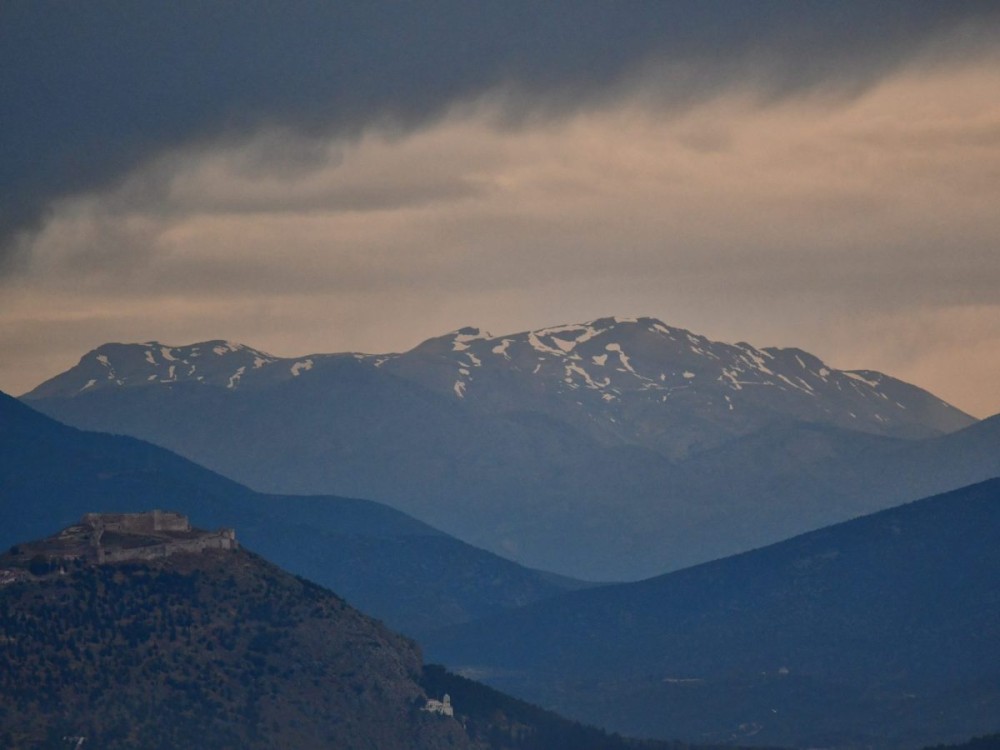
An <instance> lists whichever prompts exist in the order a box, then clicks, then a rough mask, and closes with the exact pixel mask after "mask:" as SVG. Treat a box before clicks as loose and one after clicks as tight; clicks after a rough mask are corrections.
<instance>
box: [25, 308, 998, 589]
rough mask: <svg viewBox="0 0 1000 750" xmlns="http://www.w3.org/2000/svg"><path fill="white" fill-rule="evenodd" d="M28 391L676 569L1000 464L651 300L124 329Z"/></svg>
mask: <svg viewBox="0 0 1000 750" xmlns="http://www.w3.org/2000/svg"><path fill="white" fill-rule="evenodd" d="M24 399H25V401H26V403H29V404H31V405H32V406H33V407H34V408H37V409H39V410H41V411H43V412H44V413H46V414H49V415H51V416H53V417H55V418H57V419H59V420H61V421H64V422H66V423H68V424H72V425H75V426H78V427H82V428H85V429H93V430H102V431H107V432H116V433H123V434H128V435H134V436H137V437H140V438H143V439H146V440H150V441H152V442H155V443H157V444H159V445H162V446H164V447H167V448H169V449H171V450H173V451H176V452H178V453H180V454H181V455H184V456H186V457H189V458H192V459H194V460H196V461H198V462H199V463H202V464H204V465H205V466H208V467H209V468H211V469H213V470H215V471H219V472H221V473H223V474H225V475H227V476H230V477H233V478H235V479H237V480H239V481H241V482H244V483H247V484H248V485H250V486H252V487H254V488H255V489H258V490H263V491H268V492H280V493H289V492H294V493H302V494H307V493H336V494H339V495H347V496H359V497H369V498H373V499H376V500H379V501H382V502H386V503H388V504H391V505H393V506H394V507H397V508H399V509H401V510H403V511H405V512H407V513H411V514H413V515H415V516H417V517H418V518H420V519H421V520H423V521H426V522H428V523H431V524H432V525H434V526H436V527H438V528H441V529H443V530H444V531H447V532H448V533H451V534H454V535H456V536H458V537H459V538H461V539H464V540H465V541H468V542H470V543H472V544H475V545H477V546H481V547H485V548H486V549H489V550H491V551H493V552H496V553H498V554H500V555H503V556H505V557H509V558H512V559H515V560H517V561H518V562H521V563H524V564H528V565H530V566H532V567H538V568H544V569H549V570H555V571H557V572H560V573H563V574H567V575H573V576H576V577H580V578H588V579H592V580H615V579H629V578H631V579H634V578H639V577H644V576H649V575H654V574H657V573H661V572H663V571H665V570H670V569H676V568H679V567H683V566H685V565H690V564H694V563H697V562H701V561H704V560H708V559H713V558H716V557H720V556H723V555H726V554H731V553H734V552H737V551H740V550H743V549H749V548H752V547H755V546H760V545H762V544H766V543H769V542H774V541H777V540H779V539H782V538H785V537H787V536H790V535H792V534H796V533H800V532H802V531H805V530H808V529H811V528H817V527H819V526H822V525H825V524H829V523H833V522H836V521H839V520H844V519H846V518H850V517H852V516H854V515H857V514H858V513H863V512H870V511H872V510H876V509H878V508H883V507H888V506H891V505H893V504H897V503H899V502H904V501H906V500H911V499H915V498H917V497H920V496H923V495H927V494H931V493H933V492H938V491H942V490H946V489H950V488H952V487H956V486H959V485H960V484H965V483H969V482H973V481H979V480H982V479H986V478H988V477H991V476H995V475H996V474H997V473H1000V472H998V471H994V469H995V468H996V467H995V465H1000V456H998V455H997V451H993V452H992V453H990V454H989V455H986V456H985V458H984V459H983V462H982V463H980V464H977V465H974V466H968V467H967V470H964V471H962V472H958V476H952V474H955V472H952V474H949V476H948V479H947V480H945V479H942V477H943V476H944V474H946V473H948V472H947V471H944V469H943V467H941V466H921V465H919V464H917V463H914V462H913V461H911V457H910V454H909V453H908V451H910V449H911V447H912V446H913V445H915V444H923V443H927V442H933V441H935V440H947V439H949V438H950V437H951V436H952V435H954V434H955V433H956V431H962V430H963V429H968V428H970V426H975V425H974V423H975V420H973V419H972V418H971V417H969V416H968V415H965V414H963V413H961V412H960V411H958V410H957V409H954V408H953V407H951V406H949V405H947V404H945V403H943V402H942V401H940V400H939V399H937V398H936V397H934V396H933V395H931V394H929V393H927V392H925V391H922V390H921V389H919V388H916V387H914V386H911V385H908V384H906V383H903V382H901V381H898V380H896V379H894V378H891V377H889V376H886V375H883V374H880V373H874V372H870V371H855V372H844V371H838V370H835V369H834V368H831V367H829V366H827V365H825V364H824V363H823V362H822V361H820V360H819V359H818V358H816V357H814V356H812V355H809V354H808V353H806V352H802V351H799V350H793V349H758V348H755V347H753V346H751V345H749V344H743V343H740V344H722V343H719V342H712V341H709V340H707V339H706V338H704V337H702V336H698V335H696V334H693V333H690V332H688V331H683V330H681V329H676V328H671V327H669V326H666V325H664V324H663V323H661V322H659V321H656V320H653V319H649V318H641V319H638V320H623V319H615V318H606V319H601V320H597V321H593V322H591V323H586V324H580V325H567V326H559V327H556V328H549V329H543V330H538V331H530V332H525V333H520V334H513V335H508V336H490V335H488V334H485V333H482V332H480V331H478V330H475V329H462V330H461V331H457V332H454V333H451V334H448V335H446V336H442V337H438V338H435V339H431V340H430V341H427V342H424V343H423V344H421V345H419V346H417V347H416V348H414V349H413V350H411V351H409V352H406V353H403V354H387V355H361V354H332V355H310V356H306V357H299V358H295V359H278V358H275V357H271V356H269V355H266V354H263V353H261V352H258V351H256V350H253V349H250V348H248V347H244V346H241V345H237V344H231V343H225V342H208V343H204V344H197V345H194V346H189V347H166V346H162V345H160V344H152V343H151V344H135V345H123V344H112V345H107V346H104V347H101V348H99V349H97V350H95V351H94V352H92V353H90V354H88V355H87V356H85V357H84V358H83V359H82V360H81V363H80V364H79V365H78V366H77V367H75V368H73V369H71V370H69V371H68V372H66V373H64V374H62V375H60V376H58V377H56V378H53V379H52V380H50V381H48V382H46V383H43V384H42V385H40V386H39V387H38V388H36V389H35V390H33V391H32V392H31V393H29V394H26V396H25V397H24ZM976 452H977V455H978V454H979V453H981V451H978V449H977V451H976ZM887 477H890V478H891V481H886V478H887ZM952 480H954V482H955V483H948V482H951V481H952ZM871 483H874V484H875V485H876V487H875V488H874V489H873V488H872V487H871V486H869V485H871ZM859 487H865V489H866V491H865V492H864V493H860V494H859V493H858V492H857V489H858V488H859Z"/></svg>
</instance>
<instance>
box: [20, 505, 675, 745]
mask: <svg viewBox="0 0 1000 750" xmlns="http://www.w3.org/2000/svg"><path fill="white" fill-rule="evenodd" d="M172 520H176V519H172ZM138 522H139V521H137V519H134V518H133V519H128V521H127V523H126V522H125V519H121V518H114V519H108V518H106V517H104V518H100V517H98V519H97V520H94V521H92V522H90V523H87V524H75V525H73V526H71V527H69V528H67V529H64V530H62V531H60V532H59V533H58V534H56V535H53V536H51V537H49V538H47V539H43V540H39V541H35V542H26V543H22V544H19V545H16V546H15V547H14V548H13V549H12V550H11V551H10V552H8V553H6V554H2V555H0V665H2V669H0V745H2V746H3V747H4V748H5V750H34V749H35V748H53V749H55V748H66V747H78V748H79V747H87V746H92V747H98V748H102V750H137V749H138V748H154V749H155V750H175V749H176V748H198V749H199V750H224V749H229V748H247V749H248V750H271V749H274V748H295V749H296V750H312V749H313V748H317V749H318V748H357V749H359V750H360V749H361V748H372V749H375V748H377V749H378V750H444V749H445V748H449V749H451V750H552V749H553V748H562V749H564V750H598V748H600V750H682V746H681V745H679V744H675V743H653V742H638V741H632V740H626V739H623V738H621V737H611V736H608V735H607V734H605V733H604V732H602V731H600V730H597V729H593V728H588V727H584V726H581V725H579V724H576V723H574V722H570V721H566V720H564V719H561V718H559V717H558V716H555V715H553V714H551V713H547V712H544V711H541V710H539V709H537V708H535V707H532V706H529V705H527V704H525V703H523V702H521V701H516V700H513V699H511V698H509V697H507V696H504V695H501V694H500V693H497V692H496V691H494V690H490V689H489V688H485V687H482V686H478V685H476V684H475V683H471V682H469V681H468V680H463V679H461V678H458V677H455V676H454V675H450V674H448V673H447V672H445V671H444V670H443V669H440V668H432V669H427V670H425V669H424V667H423V665H422V663H421V657H420V652H419V650H418V649H417V647H416V645H415V644H414V643H413V642H412V641H409V640H408V639H406V638H403V637H402V636H399V635H397V634H395V633H393V632H391V631H390V630H389V629H388V628H386V627H385V626H384V625H382V624H381V623H378V622H376V621H375V620H373V619H371V618H370V617H367V616H366V615H364V614H362V613H360V612H358V611H357V610H355V609H353V608H351V607H350V606H348V605H347V604H346V603H345V602H344V601H343V599H340V598H339V597H338V596H336V595H335V594H333V593H331V592H330V591H327V590H325V589H323V588H321V587H320V586H317V585H315V584H313V583H310V582H308V581H305V580H303V579H301V578H297V577H295V576H292V575H290V574H289V573H286V572H285V571H283V570H281V569H280V568H277V567H276V566H274V565H272V564H271V563H268V562H266V561H265V560H263V559H262V558H260V557H258V556H257V555H255V554H252V553H250V552H247V551H246V550H243V549H205V550H202V551H192V550H191V548H190V545H191V542H192V541H193V540H194V539H197V538H211V537H212V535H210V534H209V535H205V534H202V535H201V536H200V537H199V535H198V533H197V531H195V530H184V531H171V530H167V531H162V530H161V531H157V530H155V529H153V530H152V531H150V530H148V529H145V528H143V529H135V528H129V524H132V523H138ZM141 524H143V525H144V526H148V524H147V519H142V520H141ZM151 534H152V538H151V536H150V535H151ZM151 541H155V542H156V545H159V547H164V546H165V547H166V548H167V551H165V552H162V554H157V555H148V554H147V555H144V551H148V550H149V549H150V543H151ZM156 545H154V546H156ZM176 547H180V548H179V549H176V550H175V551H170V549H173V548H176ZM97 549H100V550H101V553H102V554H105V555H117V556H119V557H121V558H122V559H119V560H118V561H117V562H114V563H108V562H103V563H102V562H100V561H99V560H98V559H97V558H96V557H95V555H96V552H95V550H97ZM449 691H450V693H449ZM446 696H447V697H446Z"/></svg>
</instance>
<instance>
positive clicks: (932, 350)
mask: <svg viewBox="0 0 1000 750" xmlns="http://www.w3.org/2000/svg"><path fill="white" fill-rule="evenodd" d="M997 92H1000V3H996V2H962V1H961V0H954V1H949V2H918V1H916V0H914V1H913V2H906V3H903V2H893V1H892V0H886V1H885V2H879V3H870V2H838V3H830V2H811V1H809V0H800V1H798V2H791V1H789V2H771V1H768V0H759V1H757V2H746V3H733V2H712V1H711V0H709V1H706V2H680V1H679V2H670V3H660V2H655V3H654V2H649V3H647V2H638V1H637V2H629V3H619V2H610V0H609V1H608V2H585V1H583V0H580V1H578V2H562V1H560V0H550V1H549V2H545V3H537V2H516V1H514V0H510V1H506V2H465V1H463V2H422V3H391V4H390V3H385V4H382V3H371V2H359V3H352V2H344V3H318V2H317V3H313V2H309V3H306V2H289V3H281V4H277V3H270V2H245V3H234V2H233V3H229V2H219V3H201V2H186V1H184V0H178V2H173V3H165V4H154V3H143V2H139V3H103V2H89V3H60V2H42V1H35V0H32V1H31V2H29V1H28V0H23V1H22V0H13V1H12V2H8V3H3V4H2V5H0V390H3V391H6V392H9V393H13V394H20V393H23V392H25V391H27V390H29V389H31V388H32V387H33V386H35V385H37V384H38V383H40V382H42V381H43V380H45V379H47V378H48V377H51V376H53V375H55V374H57V373H58V372H61V371H62V370H65V369H67V368H69V367H71V366H72V365H74V364H75V363H76V362H77V361H78V360H79V358H80V357H81V356H82V355H83V354H84V353H86V352H87V351H88V350H90V349H93V348H95V347H97V346H98V345H100V344H102V343H105V342H108V341H123V342H128V341H150V340H157V341H160V342H163V343H166V344H171V345H180V344H187V343H193V342H196V341H203V340H209V339H220V338H221V339H229V340H234V341H240V342H243V343H246V344H249V345H251V346H254V347H256V348H259V349H263V350H266V351H269V352H271V353H273V354H276V355H280V356H297V355H302V354H308V353H316V352H335V351H364V352H372V353H374V352H388V351H402V350H406V349H409V348H411V347H413V346H415V345H417V344H418V343H420V342H421V341H422V340H424V339H426V338H429V337H431V336H435V335H440V334H442V333H444V332H446V331H451V330H454V329H457V328H460V327H464V326H476V327H480V328H482V329H486V330H489V331H491V332H493V333H494V334H503V333H512V332H516V331H522V330H527V329H531V328H541V327H544V326H549V325H556V324H560V323H566V322H580V321H585V320H591V319H594V318H598V317H603V316H606V315H621V316H641V315H650V316H653V317H657V318H659V319H661V320H663V321H664V322H666V323H668V324H670V325H674V326H679V327H683V328H687V329H689V330H692V331H695V332H697V333H700V334H703V335H706V336H709V337H710V338H713V339H717V340H722V341H731V342H735V341H748V342H750V343H752V344H754V345H756V346H760V347H763V346H797V347H800V348H803V349H806V350H807V351H810V352H812V353H814V354H816V355H817V356H819V357H820V358H822V359H823V360H825V361H826V362H827V363H828V364H829V365H831V366H833V367H837V368H841V369H876V370H881V371H883V372H887V373H889V374H892V375H894V376H896V377H900V378H902V379H904V380H907V381H909V382H912V383H915V384H917V385H919V386H921V387H924V388H927V389H928V390H930V391H932V392H933V393H935V394H937V395H938V396H940V397H942V398H944V399H945V400H947V401H949V402H951V403H953V404H955V405H956V406H958V407H959V408H962V409H964V410H966V411H968V412H969V413H971V414H973V415H975V416H978V417H986V416H990V415H992V414H996V413H998V412H1000V209H998V207H1000V95H998V93H997Z"/></svg>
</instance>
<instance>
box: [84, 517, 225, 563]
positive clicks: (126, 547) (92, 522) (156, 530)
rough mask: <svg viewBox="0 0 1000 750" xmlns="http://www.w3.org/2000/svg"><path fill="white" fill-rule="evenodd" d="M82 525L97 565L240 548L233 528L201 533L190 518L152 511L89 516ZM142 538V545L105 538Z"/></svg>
mask: <svg viewBox="0 0 1000 750" xmlns="http://www.w3.org/2000/svg"><path fill="white" fill-rule="evenodd" d="M81 525H83V526H84V527H86V528H88V529H89V530H90V549H91V554H92V555H93V556H94V557H96V559H97V562H99V563H103V562H122V561H125V560H155V559H158V558H162V557H169V556H170V555H174V554H177V553H181V552H188V553H197V552H203V551H205V550H212V549H218V550H231V549H237V548H238V547H239V543H238V542H237V541H236V532H235V531H234V530H233V529H219V530H218V531H199V530H196V529H192V528H191V522H190V521H189V520H188V518H187V516H184V515H182V514H180V513H172V512H168V511H161V510H153V511H149V512H147V513H88V514H87V515H85V516H84V517H83V519H82V521H81ZM109 533H111V534H114V535H116V537H119V538H120V537H121V536H122V535H124V536H125V537H126V538H127V537H128V536H135V537H139V538H141V543H139V544H108V543H106V539H105V535H106V534H109Z"/></svg>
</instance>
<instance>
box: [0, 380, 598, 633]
mask: <svg viewBox="0 0 1000 750" xmlns="http://www.w3.org/2000/svg"><path fill="white" fill-rule="evenodd" d="M149 507H160V508H172V509H175V510H178V511H181V512H183V513H186V514H187V515H189V516H190V517H191V518H192V519H193V521H194V522H195V523H196V524H198V525H201V526H204V527H208V528H216V527H218V526H222V525H226V524H231V525H234V526H236V527H237V529H238V532H239V535H240V538H241V539H242V540H244V541H245V542H246V543H247V544H249V545H250V546H251V547H252V548H253V549H255V550H257V551H259V552H261V553H263V554H266V555H267V556H268V557H269V558H270V559H273V560H275V561H276V562H279V563H280V564H281V565H283V566H284V567H286V568H287V569H289V570H291V571H293V572H294V573H297V574H299V575H303V576H306V577H308V578H310V579H311V580H313V581H317V582H320V583H322V584H323V585H325V586H328V587H330V588H334V589H336V590H337V591H338V592H339V593H340V594H341V595H343V596H344V597H345V598H347V600H348V601H349V602H351V604H353V605H354V606H357V607H359V608H361V609H363V610H364V611H365V612H367V613H369V614H372V615H374V616H377V617H379V618H381V619H383V620H384V621H386V622H387V623H388V624H390V625H391V626H392V627H394V628H396V629H401V630H403V631H405V632H406V633H408V634H410V635H418V634H419V633H421V632H424V631H426V630H429V629H434V628H439V627H442V626H443V625H446V624H453V623H457V622H463V621H465V620H469V619H474V618H476V617H481V616H484V615H487V614H490V613H494V612H497V611H499V610H501V609H505V608H508V607H514V606H519V605H522V604H527V603H529V602H531V601H536V600H537V599H539V598H544V597H546V596H551V595H553V594H555V593H558V592H561V591H563V590H565V589H566V588H573V587H575V586H577V585H580V584H579V582H575V581H571V580H568V579H561V578H558V577H556V576H552V575H549V574H546V573H542V572H539V571H535V570H529V569H526V568H523V567H521V566H519V565H516V564H514V563H512V562H510V561H508V560H504V559H502V558H499V557H497V556H496V555H493V554H491V553H488V552H485V551H484V550H480V549H476V548H475V547H471V546H470V545H468V544H465V543H464V542H460V541H459V540H457V539H455V538H453V537H450V536H448V535H447V534H444V533H442V532H440V531H438V530H437V529H434V528H432V527H430V526H427V525H426V524H424V523H421V522H419V521H417V520H416V519H414V518H411V517H409V516H407V515H405V514H403V513H400V512H399V511H396V510H393V509H392V508H389V507H387V506H384V505H380V504H378V503H374V502H370V501H366V500H354V499H348V498H342V497H310V498H304V497H288V496H270V495H260V494H258V493H255V492H251V491H250V490H248V489H246V488H245V487H243V486H241V485H238V484H236V483H235V482H232V481H229V480H226V479H224V478H222V477H220V476H219V475H217V474H213V473H212V472H210V471H207V470H205V469H202V468H201V467H199V466H196V465H194V464H192V463H191V462H189V461H187V460H185V459H182V458H180V457H178V456H175V455H173V454H171V453H169V452H168V451H166V450H164V449H162V448H157V447H156V446H153V445H150V444H148V443H143V442H141V441H138V440H135V439H133V438H126V437H119V436H112V435H103V434H99V433H87V432H81V431H79V430H76V429H73V428H71V427H67V426H65V425H62V424H59V423H58V422H55V421H53V420H52V419H50V418H48V417H46V416H44V415H42V414H39V413H38V412H35V411H33V410H32V409H30V408H28V407H27V406H25V405H24V404H22V403H20V402H18V401H17V400H15V399H12V398H10V397H9V396H6V395H4V394H0V549H5V548H6V547H7V546H9V545H11V544H15V543H16V542H17V541H19V540H22V539H30V538H33V537H37V536H41V535H44V534H48V533H50V532H51V531H52V529H53V528H57V527H59V526H62V525H67V524H71V523H75V522H76V521H78V520H79V519H80V517H81V516H83V514H84V513H87V512H88V511H91V510H94V509H99V510H102V511H107V512H111V511H115V512H135V511H140V510H144V509H147V508H149Z"/></svg>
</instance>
